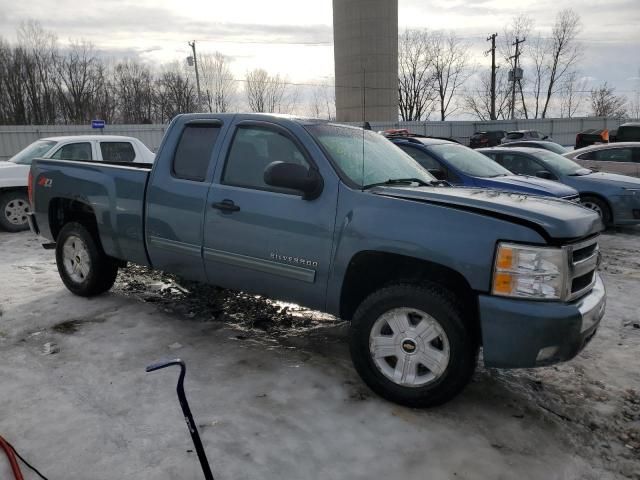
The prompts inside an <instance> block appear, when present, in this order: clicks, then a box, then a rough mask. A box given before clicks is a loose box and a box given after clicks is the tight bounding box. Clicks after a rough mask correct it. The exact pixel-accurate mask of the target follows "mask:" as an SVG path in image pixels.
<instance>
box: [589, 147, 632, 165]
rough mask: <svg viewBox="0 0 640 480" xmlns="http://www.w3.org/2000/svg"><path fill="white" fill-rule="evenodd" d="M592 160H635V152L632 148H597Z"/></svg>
mask: <svg viewBox="0 0 640 480" xmlns="http://www.w3.org/2000/svg"><path fill="white" fill-rule="evenodd" d="M591 153H592V157H591V158H590V160H597V161H600V162H625V163H627V162H633V153H632V151H631V149H630V148H607V149H604V150H595V151H593V152H591Z"/></svg>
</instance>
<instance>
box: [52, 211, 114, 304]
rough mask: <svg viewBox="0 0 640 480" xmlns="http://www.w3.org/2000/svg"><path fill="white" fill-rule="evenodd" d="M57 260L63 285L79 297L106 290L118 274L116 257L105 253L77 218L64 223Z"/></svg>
mask: <svg viewBox="0 0 640 480" xmlns="http://www.w3.org/2000/svg"><path fill="white" fill-rule="evenodd" d="M56 264H57V265H58V273H59V274H60V278H61V279H62V281H63V282H64V284H65V286H66V287H67V288H68V289H69V290H70V291H71V292H72V293H74V294H76V295H79V296H81V297H92V296H94V295H100V294H101V293H104V292H106V291H107V290H109V289H110V288H111V287H112V286H113V283H114V282H115V280H116V276H117V275H118V265H117V263H116V260H114V259H113V258H111V257H109V256H108V255H107V254H105V253H104V251H103V250H102V246H101V245H100V243H99V242H98V241H97V240H96V238H95V237H94V235H92V234H91V232H90V231H89V230H87V228H86V227H85V226H84V225H82V224H80V223H77V222H70V223H67V224H66V225H65V226H64V227H62V230H60V233H59V234H58V238H57V239H56Z"/></svg>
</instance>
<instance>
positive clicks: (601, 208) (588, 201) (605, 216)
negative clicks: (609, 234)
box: [580, 196, 612, 225]
mask: <svg viewBox="0 0 640 480" xmlns="http://www.w3.org/2000/svg"><path fill="white" fill-rule="evenodd" d="M580 204H581V205H582V206H583V207H586V208H588V209H589V210H593V211H594V212H596V213H597V214H598V215H600V218H601V219H602V223H604V224H605V225H610V224H611V221H612V215H611V210H610V209H609V205H607V202H605V201H604V200H602V199H601V198H598V197H592V196H584V197H581V198H580Z"/></svg>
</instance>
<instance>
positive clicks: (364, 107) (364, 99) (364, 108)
mask: <svg viewBox="0 0 640 480" xmlns="http://www.w3.org/2000/svg"><path fill="white" fill-rule="evenodd" d="M358 30H359V32H358V33H359V37H360V38H359V40H360V69H361V70H362V85H361V90H362V185H361V187H360V188H361V189H362V191H364V134H365V132H364V130H365V128H364V127H365V123H364V122H366V121H367V91H366V81H367V72H366V70H365V68H364V61H363V59H362V58H363V55H362V45H363V43H364V40H363V38H362V11H360V18H359V19H358Z"/></svg>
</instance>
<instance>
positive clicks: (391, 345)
mask: <svg viewBox="0 0 640 480" xmlns="http://www.w3.org/2000/svg"><path fill="white" fill-rule="evenodd" d="M425 315H426V316H425ZM405 317H406V320H403V318H405ZM389 322H391V323H392V324H394V325H395V326H396V329H398V330H400V331H401V332H402V333H398V332H394V329H392V328H391V323H389ZM397 322H399V323H397ZM407 322H408V323H407ZM403 325H404V327H403ZM406 327H408V328H406ZM389 334H390V336H389ZM419 334H420V335H419ZM434 335H437V337H434ZM432 337H433V339H432ZM376 339H377V340H376ZM382 340H384V342H382ZM376 344H377V346H376ZM349 348H350V351H351V359H352V361H353V365H354V367H355V369H356V371H357V372H358V374H359V375H360V377H361V378H362V380H363V381H364V382H365V383H366V384H367V385H368V386H369V388H371V390H373V391H374V392H376V393H377V394H378V395H380V396H382V397H384V398H386V399H387V400H390V401H392V402H395V403H398V404H400V405H405V406H408V407H432V406H436V405H440V404H442V403H445V402H447V401H448V400H450V399H451V398H453V397H455V396H456V395H457V394H458V393H460V392H461V391H462V389H463V388H464V387H465V385H466V384H467V383H469V380H470V379H471V376H472V375H473V372H474V371H475V368H476V364H477V361H478V350H479V344H478V340H477V339H476V338H475V335H474V334H473V332H472V331H471V329H470V328H468V327H467V326H465V324H464V322H463V315H462V313H461V310H460V309H459V308H458V307H457V306H456V301H455V297H454V296H453V295H452V294H451V293H450V292H449V291H447V290H445V289H443V288H441V287H439V286H437V285H434V284H422V285H412V284H397V285H392V286H389V287H385V288H382V289H380V290H378V291H376V292H374V293H372V294H371V295H370V296H369V297H367V298H366V299H365V300H364V301H363V302H362V304H361V305H360V306H359V307H358V309H357V311H356V313H355V314H354V317H353V320H352V322H351V328H350V332H349ZM374 352H376V353H377V354H375V355H374ZM387 353H388V354H390V355H386V354H387ZM374 357H379V358H374ZM380 357H382V358H380ZM434 358H435V359H438V361H434ZM394 359H395V362H394ZM423 359H424V360H423ZM399 362H402V363H399ZM421 362H424V363H421ZM426 364H429V366H430V367H431V368H428V367H427V366H426ZM402 366H406V368H401V367H402ZM399 371H400V375H399V376H400V377H401V378H396V379H395V380H392V375H398V372H399ZM405 374H406V375H405Z"/></svg>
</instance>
